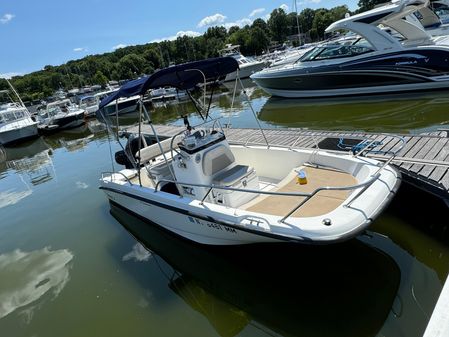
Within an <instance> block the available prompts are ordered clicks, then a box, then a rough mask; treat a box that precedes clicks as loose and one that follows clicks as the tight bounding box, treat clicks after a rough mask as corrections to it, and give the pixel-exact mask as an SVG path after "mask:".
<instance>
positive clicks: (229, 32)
mask: <svg viewBox="0 0 449 337" xmlns="http://www.w3.org/2000/svg"><path fill="white" fill-rule="evenodd" d="M239 30H240V27H239V26H232V27H231V28H229V30H228V36H231V35H232V34H234V33H235V32H238V31H239Z"/></svg>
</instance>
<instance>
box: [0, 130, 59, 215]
mask: <svg viewBox="0 0 449 337" xmlns="http://www.w3.org/2000/svg"><path fill="white" fill-rule="evenodd" d="M51 153H52V150H51V149H50V148H49V147H48V145H47V144H46V143H45V142H44V141H43V140H42V138H38V139H36V140H33V141H31V142H27V143H24V144H21V145H20V146H17V147H14V148H2V147H0V179H2V189H1V190H0V208H3V207H5V206H8V205H14V204H16V203H17V202H19V201H20V200H22V199H24V198H26V197H27V196H29V195H31V194H32V193H33V188H32V187H33V186H37V185H40V184H43V183H45V182H47V181H50V180H51V179H53V178H54V177H56V172H55V169H54V167H53V161H52V158H51V155H50V154H51ZM7 170H12V171H14V172H15V174H7V172H6V171H7Z"/></svg>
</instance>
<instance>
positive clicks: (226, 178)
mask: <svg viewBox="0 0 449 337" xmlns="http://www.w3.org/2000/svg"><path fill="white" fill-rule="evenodd" d="M253 172H254V169H253V168H252V167H251V166H246V165H235V166H234V167H232V168H231V169H229V170H225V171H223V172H220V173H218V174H217V175H216V176H215V177H214V178H213V180H212V183H213V184H214V185H220V186H232V185H234V184H235V183H236V182H238V181H240V180H242V179H243V178H245V177H248V176H249V175H251V174H252V173H253Z"/></svg>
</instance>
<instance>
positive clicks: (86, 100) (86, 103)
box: [80, 96, 98, 106]
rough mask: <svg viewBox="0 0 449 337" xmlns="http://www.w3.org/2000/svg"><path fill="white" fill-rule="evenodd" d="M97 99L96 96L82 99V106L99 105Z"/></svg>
mask: <svg viewBox="0 0 449 337" xmlns="http://www.w3.org/2000/svg"><path fill="white" fill-rule="evenodd" d="M97 103H98V102H97V98H96V97H94V96H89V97H84V98H82V99H81V103H80V105H81V106H90V105H95V104H97Z"/></svg>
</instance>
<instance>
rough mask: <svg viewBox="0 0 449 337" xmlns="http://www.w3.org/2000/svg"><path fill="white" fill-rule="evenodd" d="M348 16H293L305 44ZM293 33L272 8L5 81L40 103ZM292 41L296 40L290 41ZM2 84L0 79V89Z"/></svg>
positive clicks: (263, 47) (335, 12)
mask: <svg viewBox="0 0 449 337" xmlns="http://www.w3.org/2000/svg"><path fill="white" fill-rule="evenodd" d="M378 2H379V1H378V0H360V1H359V6H360V8H362V7H363V9H364V10H366V9H369V8H372V7H373V6H374V5H376V4H377V3H378ZM346 13H350V11H349V9H348V7H347V6H346V5H345V6H338V7H334V8H332V9H326V8H319V9H315V10H313V9H310V8H306V9H304V10H302V11H301V12H300V13H299V15H298V22H299V30H300V32H301V33H303V35H304V36H307V37H308V38H309V39H310V41H318V40H322V39H323V38H324V37H325V32H324V31H325V29H326V27H327V26H329V25H330V24H331V23H332V22H334V21H336V20H340V19H342V18H343V17H344V16H345V15H346ZM297 33H298V27H297V18H296V13H288V14H287V13H286V12H285V11H284V10H283V9H281V8H277V9H275V10H273V11H272V12H271V15H270V17H269V19H268V20H267V21H265V20H263V19H256V20H254V21H253V23H252V24H251V25H246V26H244V27H242V28H240V27H238V26H233V27H230V28H229V29H226V28H224V27H221V26H220V27H210V28H208V29H207V31H206V32H205V33H204V34H203V35H202V36H198V37H190V36H181V37H178V38H177V39H176V40H173V41H168V40H166V41H162V42H154V43H148V44H144V45H137V46H129V47H125V48H120V49H117V50H115V51H114V52H110V53H105V54H101V55H89V56H86V57H84V58H82V59H79V60H75V61H69V62H67V63H65V64H63V65H59V66H51V65H48V66H45V67H44V69H42V70H40V71H36V72H33V73H30V74H27V75H23V76H15V77H13V78H12V79H11V82H12V84H13V86H14V87H15V88H16V89H17V91H18V92H19V93H20V95H21V96H22V99H23V100H24V101H30V100H36V99H43V98H45V97H48V96H50V95H52V94H53V93H54V91H55V90H57V89H59V88H63V89H66V90H68V89H71V88H78V87H83V86H88V85H93V84H100V85H103V86H104V85H105V84H107V82H108V81H110V80H116V81H119V80H125V79H132V78H136V77H138V76H141V75H143V74H151V73H153V72H154V71H155V70H157V69H160V68H163V67H167V66H168V65H170V64H179V63H183V62H189V61H194V60H201V59H206V58H210V57H216V56H218V55H219V51H220V50H221V49H223V48H224V47H225V45H226V44H227V43H232V44H239V45H240V49H241V51H242V53H243V54H244V55H260V54H262V53H263V52H265V51H267V49H268V47H269V46H270V45H273V44H281V43H284V42H285V41H286V40H287V37H289V36H290V37H291V36H293V35H295V34H297ZM293 42H294V43H298V42H297V40H296V39H294V41H293ZM7 87H8V86H7V83H6V81H4V80H0V90H1V89H6V88H7Z"/></svg>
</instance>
